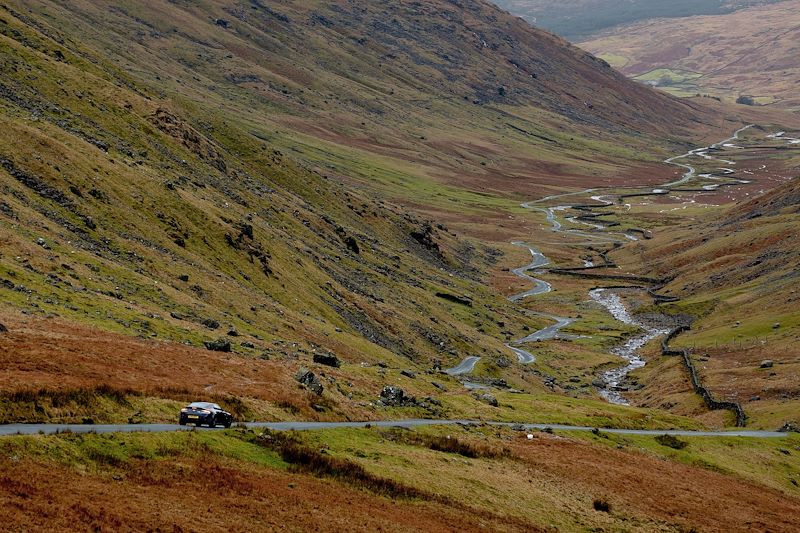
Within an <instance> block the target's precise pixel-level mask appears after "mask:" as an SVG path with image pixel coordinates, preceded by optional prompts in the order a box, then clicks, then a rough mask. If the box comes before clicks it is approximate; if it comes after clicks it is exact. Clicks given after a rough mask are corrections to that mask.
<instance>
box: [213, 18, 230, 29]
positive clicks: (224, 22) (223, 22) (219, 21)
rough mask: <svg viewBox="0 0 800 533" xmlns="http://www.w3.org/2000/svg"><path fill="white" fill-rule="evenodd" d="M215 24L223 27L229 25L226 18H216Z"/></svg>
mask: <svg viewBox="0 0 800 533" xmlns="http://www.w3.org/2000/svg"><path fill="white" fill-rule="evenodd" d="M214 24H216V25H217V26H219V27H221V28H227V27H228V21H227V20H225V19H215V20H214Z"/></svg>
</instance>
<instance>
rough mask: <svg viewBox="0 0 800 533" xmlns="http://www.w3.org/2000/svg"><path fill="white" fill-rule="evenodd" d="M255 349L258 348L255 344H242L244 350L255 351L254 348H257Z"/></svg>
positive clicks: (246, 342)
mask: <svg viewBox="0 0 800 533" xmlns="http://www.w3.org/2000/svg"><path fill="white" fill-rule="evenodd" d="M255 347H256V345H255V344H253V343H252V342H248V341H244V342H243V343H242V348H250V349H253V348H255Z"/></svg>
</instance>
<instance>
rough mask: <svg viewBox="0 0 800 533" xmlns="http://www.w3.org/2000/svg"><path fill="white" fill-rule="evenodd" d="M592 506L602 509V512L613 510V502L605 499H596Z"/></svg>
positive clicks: (598, 509) (595, 508)
mask: <svg viewBox="0 0 800 533" xmlns="http://www.w3.org/2000/svg"><path fill="white" fill-rule="evenodd" d="M592 507H594V510H595V511H600V512H602V513H610V512H611V504H610V503H608V502H607V501H605V500H603V499H599V498H598V499H596V500H595V501H593V502H592Z"/></svg>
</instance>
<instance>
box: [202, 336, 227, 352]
mask: <svg viewBox="0 0 800 533" xmlns="http://www.w3.org/2000/svg"><path fill="white" fill-rule="evenodd" d="M203 344H204V345H205V347H206V349H207V350H211V351H212V352H230V351H231V341H229V340H228V339H225V338H222V339H217V340H215V341H206V342H204V343H203Z"/></svg>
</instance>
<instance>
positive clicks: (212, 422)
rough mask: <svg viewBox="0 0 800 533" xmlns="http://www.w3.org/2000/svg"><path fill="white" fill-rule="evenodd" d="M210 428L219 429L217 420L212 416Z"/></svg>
mask: <svg viewBox="0 0 800 533" xmlns="http://www.w3.org/2000/svg"><path fill="white" fill-rule="evenodd" d="M208 427H210V428H215V427H217V418H216V417H215V416H212V417H211V420H209V421H208Z"/></svg>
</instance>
